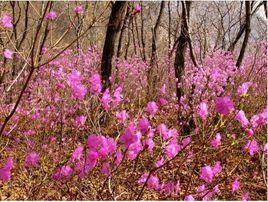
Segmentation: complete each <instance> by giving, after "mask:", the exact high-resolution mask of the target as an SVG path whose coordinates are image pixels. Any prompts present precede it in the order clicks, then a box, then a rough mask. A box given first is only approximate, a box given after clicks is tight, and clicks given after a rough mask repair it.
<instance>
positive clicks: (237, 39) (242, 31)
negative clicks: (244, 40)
mask: <svg viewBox="0 0 268 202" xmlns="http://www.w3.org/2000/svg"><path fill="white" fill-rule="evenodd" d="M247 3H248V4H250V2H247ZM253 3H254V2H253ZM253 3H252V4H251V7H250V10H252V9H253ZM262 4H264V5H266V2H260V3H259V4H258V5H257V6H256V7H255V9H254V10H253V11H252V13H250V16H248V17H251V16H253V15H254V14H255V13H256V12H257V11H258V9H259V8H260V6H261V5H262ZM246 24H247V19H245V21H244V23H243V24H242V25H241V27H240V29H239V31H238V33H237V35H236V37H235V39H234V41H233V42H232V43H231V44H230V46H229V48H228V51H231V52H232V51H234V49H235V46H236V44H237V42H238V41H239V39H240V38H241V37H242V35H243V33H244V32H245V30H246Z"/></svg>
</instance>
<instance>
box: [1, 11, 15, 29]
mask: <svg viewBox="0 0 268 202" xmlns="http://www.w3.org/2000/svg"><path fill="white" fill-rule="evenodd" d="M1 22H2V26H3V27H4V28H11V27H13V24H12V17H11V16H9V15H6V14H5V15H3V17H2V18H1Z"/></svg>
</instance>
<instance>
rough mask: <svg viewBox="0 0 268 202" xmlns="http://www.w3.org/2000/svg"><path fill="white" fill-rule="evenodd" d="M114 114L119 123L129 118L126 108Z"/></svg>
mask: <svg viewBox="0 0 268 202" xmlns="http://www.w3.org/2000/svg"><path fill="white" fill-rule="evenodd" d="M115 116H116V118H117V119H118V121H119V122H120V123H125V121H126V120H127V119H128V118H129V115H128V113H127V111H126V110H123V111H121V112H116V114H115Z"/></svg>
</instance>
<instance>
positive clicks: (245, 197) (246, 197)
mask: <svg viewBox="0 0 268 202" xmlns="http://www.w3.org/2000/svg"><path fill="white" fill-rule="evenodd" d="M248 200H249V193H248V192H246V193H244V194H243V195H242V201H248Z"/></svg>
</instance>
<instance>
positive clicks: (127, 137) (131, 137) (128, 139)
mask: <svg viewBox="0 0 268 202" xmlns="http://www.w3.org/2000/svg"><path fill="white" fill-rule="evenodd" d="M119 139H120V141H121V142H123V143H124V145H125V147H126V148H128V147H129V146H130V145H131V144H133V143H134V142H136V141H137V140H138V137H137V135H136V134H135V126H134V123H133V122H131V123H130V124H129V125H128V127H127V129H126V130H125V132H124V133H123V135H121V136H120V138H119Z"/></svg>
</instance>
